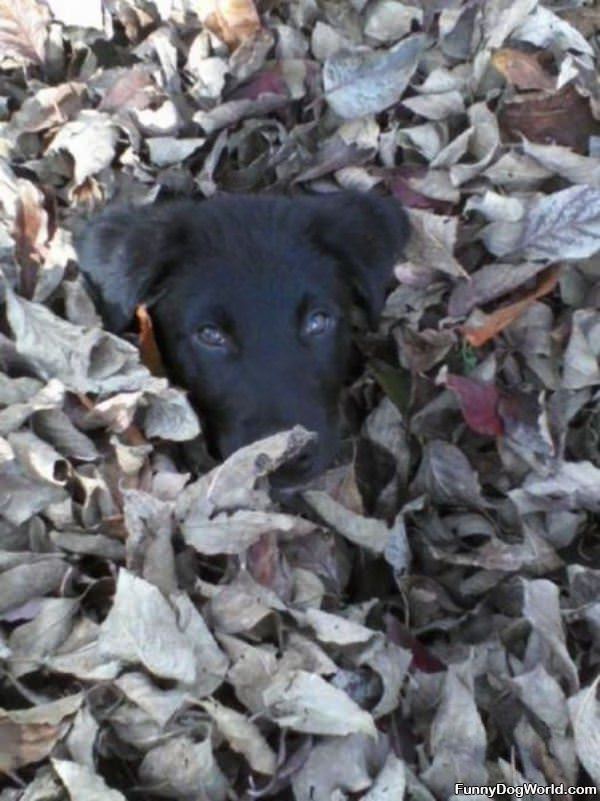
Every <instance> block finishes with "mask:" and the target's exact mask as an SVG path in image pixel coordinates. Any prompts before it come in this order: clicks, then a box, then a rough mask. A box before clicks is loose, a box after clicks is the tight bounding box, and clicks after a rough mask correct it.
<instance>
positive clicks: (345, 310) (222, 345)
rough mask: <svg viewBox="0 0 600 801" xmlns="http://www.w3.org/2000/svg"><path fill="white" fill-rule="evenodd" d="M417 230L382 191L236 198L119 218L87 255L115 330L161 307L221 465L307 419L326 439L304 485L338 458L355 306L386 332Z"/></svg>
mask: <svg viewBox="0 0 600 801" xmlns="http://www.w3.org/2000/svg"><path fill="white" fill-rule="evenodd" d="M407 231H408V228H407V223H406V218H405V215H404V213H403V212H402V210H401V209H400V207H399V206H398V204H396V202H395V201H393V200H391V199H383V198H379V197H377V196H373V195H361V194H355V193H340V194H336V195H329V196H324V197H321V198H319V197H307V198H300V199H287V198H275V197H247V196H223V197H218V198H215V199H212V200H209V201H203V202H192V201H183V202H176V203H172V204H165V205H162V206H161V205H158V206H155V207H148V208H146V209H137V210H131V209H129V210H123V209H120V210H119V209H114V210H111V211H109V212H106V213H105V214H104V215H102V216H100V217H99V218H97V219H96V220H95V221H93V222H92V223H91V225H90V226H89V228H88V229H87V231H86V233H85V234H84V236H83V238H82V241H81V243H80V246H79V254H80V263H81V268H82V270H83V272H84V273H85V274H86V275H87V277H88V278H89V280H90V282H91V284H92V287H93V288H94V289H95V291H96V294H97V295H98V297H99V301H100V306H101V309H102V311H103V314H104V317H105V320H106V323H107V325H108V326H109V327H110V328H112V329H113V330H115V331H117V332H120V331H123V330H124V329H125V328H126V327H127V326H128V324H129V323H130V322H131V320H132V318H133V315H134V312H135V308H136V306H137V305H138V304H140V303H147V304H149V305H150V306H151V314H152V318H153V322H154V325H155V330H156V336H157V340H158V343H159V346H160V349H161V352H162V354H163V359H164V362H165V364H166V366H167V369H168V370H169V371H170V372H171V374H172V376H173V378H174V379H175V380H177V381H178V382H179V383H180V384H182V385H183V386H184V387H186V388H187V389H188V390H189V392H190V395H191V398H192V400H193V402H194V403H195V405H196V406H197V407H198V409H199V411H200V413H201V415H202V416H203V419H204V425H205V430H206V433H207V438H208V441H209V444H211V445H212V447H213V449H214V450H215V451H217V452H218V453H219V455H221V456H223V457H224V456H227V455H228V454H229V453H231V452H232V451H234V450H236V449H237V448H239V447H240V446H242V445H244V444H247V443H249V442H251V441H253V440H255V439H258V438H260V437H263V436H266V435H268V434H269V433H273V432H275V431H280V430H283V429H286V428H290V427H291V426H293V425H294V424H296V423H300V424H302V425H303V426H305V427H306V428H308V429H310V430H312V431H315V432H316V433H317V434H318V444H317V445H316V447H315V449H314V451H313V452H312V453H311V454H309V455H308V456H306V455H305V456H304V458H303V459H302V460H301V461H299V462H298V464H297V465H295V468H294V470H293V472H294V475H293V476H292V475H290V476H289V479H290V481H295V480H300V479H302V478H304V477H308V476H310V475H314V474H316V473H317V472H320V471H321V470H322V469H324V468H325V467H326V466H327V464H328V463H329V462H330V461H331V459H332V458H333V456H334V455H335V451H336V447H337V436H338V400H339V393H340V389H341V387H342V385H343V382H344V378H345V376H346V374H347V369H348V359H349V353H350V320H349V318H350V310H351V307H352V305H353V303H354V302H356V301H358V302H359V303H360V304H361V305H362V306H363V308H364V309H365V311H366V313H367V315H368V319H369V321H370V322H371V323H372V324H374V323H375V322H376V320H377V318H378V315H379V313H380V312H381V309H382V307H383V303H384V300H385V292H386V289H387V288H388V285H389V282H390V278H391V273H392V266H393V264H394V262H395V260H396V259H397V258H398V256H399V255H400V252H401V249H402V246H403V244H404V242H405V240H406V237H407Z"/></svg>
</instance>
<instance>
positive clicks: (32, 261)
mask: <svg viewBox="0 0 600 801" xmlns="http://www.w3.org/2000/svg"><path fill="white" fill-rule="evenodd" d="M18 191H19V197H18V200H17V213H16V216H15V223H14V228H13V237H14V239H15V254H16V257H17V261H18V263H19V264H20V266H21V294H22V295H24V296H25V297H26V298H31V297H32V296H33V291H34V289H35V283H36V279H37V273H38V269H39V266H40V264H41V263H42V261H43V259H44V255H45V253H46V247H45V245H46V242H47V241H48V214H47V213H46V211H45V209H44V207H43V200H44V198H43V196H42V193H41V192H40V191H39V189H37V188H36V187H35V186H34V185H33V184H32V183H30V182H29V181H25V180H20V181H19V185H18Z"/></svg>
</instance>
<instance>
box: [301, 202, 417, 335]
mask: <svg viewBox="0 0 600 801" xmlns="http://www.w3.org/2000/svg"><path fill="white" fill-rule="evenodd" d="M311 203H312V204H314V214H315V216H314V218H313V221H312V223H311V230H312V235H313V237H314V240H315V241H316V242H317V243H318V245H319V246H320V247H321V248H322V249H323V250H325V251H327V252H328V253H331V254H332V255H334V256H335V257H336V258H337V259H338V261H339V262H340V264H341V267H342V269H343V270H344V272H345V273H346V271H347V274H348V278H349V280H350V281H351V282H352V285H353V288H354V289H355V291H356V292H357V294H358V295H359V297H360V300H361V301H362V303H363V304H364V306H365V309H366V311H367V314H368V319H369V324H370V325H371V327H373V328H375V326H376V325H377V320H378V318H379V315H380V313H381V310H382V309H383V305H384V303H385V294H386V290H387V289H388V287H389V284H390V281H391V278H392V268H393V266H394V264H395V263H396V261H397V260H398V259H399V258H400V256H401V255H402V250H403V248H404V245H405V244H406V241H407V239H408V234H409V224H408V219H407V216H406V214H405V212H404V210H403V209H402V206H401V205H400V204H399V203H398V202H397V201H396V200H394V199H393V198H391V197H379V196H378V195H374V194H361V193H359V192H340V193H336V194H334V195H325V196H324V197H320V198H311Z"/></svg>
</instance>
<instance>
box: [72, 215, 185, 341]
mask: <svg viewBox="0 0 600 801" xmlns="http://www.w3.org/2000/svg"><path fill="white" fill-rule="evenodd" d="M173 216H175V217H176V215H170V214H169V212H168V209H167V208H165V207H163V208H160V207H153V206H147V207H139V208H131V207H113V208H111V209H108V210H107V211H105V212H103V213H101V214H100V215H99V216H98V217H96V218H95V219H92V220H91V222H90V223H89V224H88V225H87V227H86V228H85V229H84V231H83V233H82V235H81V236H80V237H79V239H78V241H76V243H75V246H76V250H77V254H78V257H79V268H80V270H81V272H82V273H83V275H84V276H85V278H86V279H87V282H88V284H89V285H90V288H91V291H92V295H93V297H94V300H95V301H96V303H97V305H98V308H99V311H100V313H101V314H102V317H103V319H104V322H105V324H106V327H107V328H108V329H110V330H111V331H114V332H115V333H120V332H122V331H123V330H124V329H125V328H126V327H127V325H128V324H129V323H130V322H131V320H132V319H133V316H134V314H135V309H136V307H137V306H138V305H139V304H140V303H144V302H147V301H148V299H149V298H150V297H152V295H153V294H154V293H155V291H156V290H157V287H158V285H159V284H160V281H161V280H162V279H163V278H164V277H165V274H166V272H167V271H168V268H169V266H170V264H172V263H173V261H174V260H175V258H176V254H177V251H178V250H179V248H180V247H181V246H182V244H183V242H182V240H183V239H185V232H184V231H182V226H181V225H177V223H175V224H174V225H173ZM169 218H170V219H169Z"/></svg>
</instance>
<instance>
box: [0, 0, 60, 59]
mask: <svg viewBox="0 0 600 801" xmlns="http://www.w3.org/2000/svg"><path fill="white" fill-rule="evenodd" d="M49 22H50V12H49V10H48V8H47V7H46V6H45V5H44V4H43V3H40V2H38V0H19V2H18V3H14V2H11V1H10V0H0V60H2V59H4V58H7V57H10V58H15V59H17V60H19V61H24V62H26V63H31V64H43V63H44V60H45V52H46V40H47V38H48V23H49Z"/></svg>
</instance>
